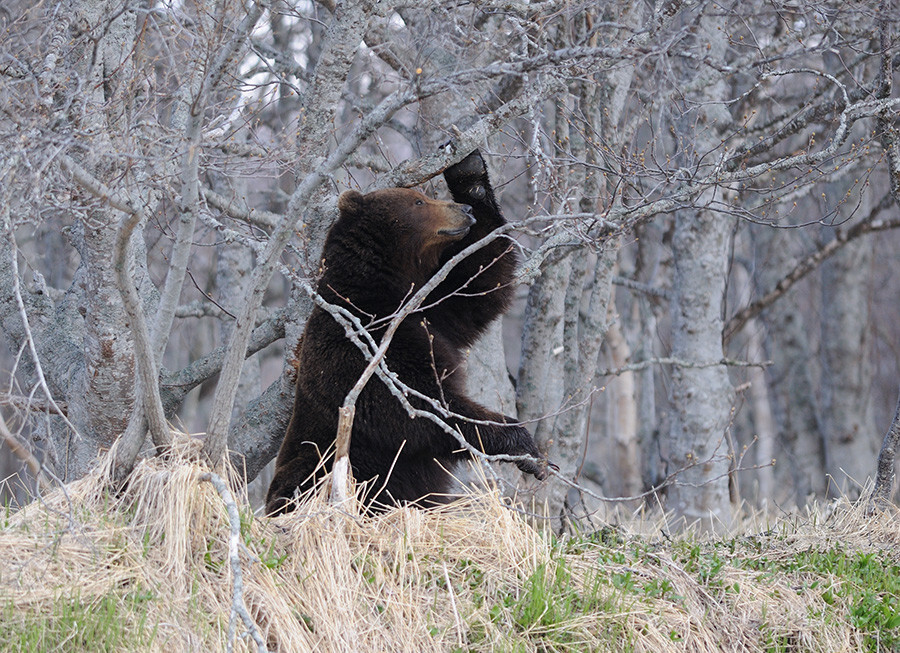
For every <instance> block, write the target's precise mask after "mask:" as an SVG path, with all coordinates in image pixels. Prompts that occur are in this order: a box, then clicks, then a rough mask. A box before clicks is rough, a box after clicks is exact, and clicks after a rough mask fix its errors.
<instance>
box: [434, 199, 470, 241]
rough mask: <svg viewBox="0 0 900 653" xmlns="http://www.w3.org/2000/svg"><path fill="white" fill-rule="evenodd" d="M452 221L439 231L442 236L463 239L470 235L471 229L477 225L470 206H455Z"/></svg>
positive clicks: (448, 221)
mask: <svg viewBox="0 0 900 653" xmlns="http://www.w3.org/2000/svg"><path fill="white" fill-rule="evenodd" d="M452 206H453V209H454V210H453V211H452V212H451V214H452V215H451V216H448V217H449V218H450V219H449V220H447V224H446V225H445V226H444V227H443V228H442V229H440V230H439V231H438V233H439V234H441V235H442V236H450V237H452V238H455V237H462V236H465V235H466V234H467V233H469V229H470V228H471V227H472V225H473V224H475V216H474V215H473V214H472V207H471V206H469V205H468V204H454V205H452Z"/></svg>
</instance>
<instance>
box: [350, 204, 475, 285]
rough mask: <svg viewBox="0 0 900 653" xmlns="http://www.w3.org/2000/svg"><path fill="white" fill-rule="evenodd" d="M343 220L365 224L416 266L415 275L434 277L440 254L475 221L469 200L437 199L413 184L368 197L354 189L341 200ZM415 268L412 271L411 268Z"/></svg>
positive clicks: (406, 262)
mask: <svg viewBox="0 0 900 653" xmlns="http://www.w3.org/2000/svg"><path fill="white" fill-rule="evenodd" d="M338 209H339V210H340V219H339V221H341V222H344V223H350V224H356V225H359V226H363V227H364V228H365V231H366V232H367V235H368V236H369V237H370V238H371V239H377V240H378V241H380V242H382V243H384V246H385V247H387V248H390V254H391V255H390V256H388V257H386V258H396V259H397V261H398V262H401V261H402V263H403V265H404V267H407V268H409V267H413V268H415V273H414V274H412V275H411V276H413V277H421V276H422V275H426V276H430V275H431V274H432V273H433V272H434V271H435V270H436V269H437V267H438V263H439V261H440V257H441V254H442V253H443V252H444V250H445V249H446V248H447V247H448V246H449V245H451V244H452V243H454V242H456V241H458V240H460V239H462V238H464V237H465V236H466V234H468V233H469V229H470V228H471V226H472V225H473V224H475V218H474V217H473V216H472V208H471V207H469V206H467V205H465V204H457V203H455V202H444V201H440V200H433V199H431V198H429V197H427V196H425V195H423V194H422V193H420V192H418V191H415V190H412V189H409V188H388V189H384V190H376V191H374V192H371V193H368V194H366V195H363V194H362V193H359V192H357V191H355V190H348V191H346V192H344V193H343V194H342V195H341V196H340V198H339V199H338ZM410 272H413V270H410Z"/></svg>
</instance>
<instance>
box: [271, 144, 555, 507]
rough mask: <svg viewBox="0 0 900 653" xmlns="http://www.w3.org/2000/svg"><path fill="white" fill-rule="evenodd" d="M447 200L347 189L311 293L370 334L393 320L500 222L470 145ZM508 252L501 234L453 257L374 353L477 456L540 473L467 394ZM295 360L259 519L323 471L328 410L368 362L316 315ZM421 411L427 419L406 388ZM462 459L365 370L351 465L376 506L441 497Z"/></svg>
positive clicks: (499, 420) (507, 271)
mask: <svg viewBox="0 0 900 653" xmlns="http://www.w3.org/2000/svg"><path fill="white" fill-rule="evenodd" d="M444 178H445V179H446V181H447V185H448V187H449V188H450V192H451V193H452V195H453V199H454V200H455V202H444V201H438V200H433V199H429V198H428V197H426V196H425V195H423V194H422V193H419V192H417V191H414V190H410V189H406V188H392V189H389V190H379V191H375V192H372V193H369V194H367V195H362V194H360V193H358V192H356V191H352V190H351V191H347V192H345V193H344V194H343V195H341V197H340V198H339V199H338V209H339V211H340V215H339V217H338V219H337V221H336V222H335V223H334V225H333V226H332V227H331V230H330V231H329V233H328V236H327V238H326V240H325V245H324V250H323V254H322V266H323V270H324V271H323V273H322V277H321V279H320V281H319V284H318V293H319V294H320V295H321V296H322V297H323V298H324V299H325V301H327V302H329V303H331V304H335V305H337V306H341V307H343V308H345V309H347V310H348V311H350V312H352V313H353V314H354V315H355V316H357V317H358V318H359V320H360V321H361V323H362V324H363V325H364V326H365V327H366V329H367V330H368V331H369V333H371V334H372V336H373V338H374V339H375V341H376V342H379V341H380V340H381V336H382V335H383V334H384V332H385V329H386V328H387V325H388V323H389V322H390V319H391V316H392V315H393V314H395V313H396V311H397V309H398V308H399V307H400V306H401V305H402V304H403V303H404V302H405V301H406V300H408V299H409V298H410V297H411V296H412V294H413V293H414V292H415V291H416V290H418V289H419V288H421V287H422V285H424V284H425V283H426V282H427V281H428V280H429V279H430V278H431V277H432V276H433V275H434V273H435V272H436V271H437V270H438V269H439V268H440V267H441V265H443V263H444V262H446V261H447V260H448V259H449V258H451V257H452V256H453V255H455V254H457V253H458V252H460V251H462V250H463V249H464V248H465V247H467V246H469V245H471V244H472V243H474V242H476V241H478V240H479V239H481V238H483V237H484V236H485V235H487V234H488V233H490V232H491V231H493V230H494V229H496V228H497V227H499V226H501V225H503V224H505V220H504V218H503V216H502V214H501V213H500V207H499V206H498V204H497V200H496V198H495V197H494V191H493V189H492V188H491V185H490V182H489V180H488V175H487V169H486V167H485V164H484V160H483V159H482V157H481V154H480V153H479V152H478V151H477V150H476V151H475V152H473V153H471V154H470V155H469V156H468V157H466V158H465V159H464V160H463V161H461V162H460V163H458V164H456V165H454V166H451V167H450V168H448V169H447V170H446V171H445V172H444ZM516 263H517V256H516V250H515V249H514V247H513V244H512V241H510V240H509V239H508V238H506V237H501V238H497V239H495V240H493V241H492V242H490V243H489V244H488V245H486V246H485V247H482V248H481V249H479V250H477V251H476V252H474V253H472V254H471V255H469V256H468V257H466V258H464V259H463V260H462V261H461V262H460V263H459V264H457V265H456V267H455V268H453V270H452V272H451V273H450V274H449V276H448V277H447V278H446V279H445V280H444V281H443V282H442V283H441V284H440V285H439V286H438V287H437V288H436V289H435V290H434V291H433V292H432V293H431V294H430V295H429V296H428V297H427V298H426V300H425V301H424V302H423V304H422V305H421V307H420V308H419V310H418V311H417V312H415V313H413V314H411V315H410V316H409V317H407V318H406V319H405V320H404V321H403V322H402V323H401V325H400V326H399V328H398V329H397V331H396V333H395V335H394V337H393V340H392V341H391V344H390V347H389V348H388V350H387V354H386V357H385V360H386V363H387V366H388V368H389V369H390V370H391V372H393V373H394V374H396V376H397V378H398V379H399V380H400V381H401V382H402V383H404V384H406V385H407V386H409V387H410V388H412V389H414V390H416V391H418V392H419V393H422V394H424V395H426V396H428V397H432V398H433V399H434V400H436V401H438V402H440V403H441V404H442V405H443V406H444V407H445V408H446V409H447V410H449V411H450V412H451V413H452V414H453V417H450V418H447V420H446V422H447V423H448V424H450V425H451V426H452V427H453V428H454V429H457V430H458V431H459V432H460V433H462V436H463V437H464V438H465V439H466V441H467V442H468V443H470V444H471V445H472V446H474V447H476V448H478V449H479V450H480V451H483V452H485V453H487V454H509V455H522V454H527V455H529V456H532V457H533V459H524V460H520V461H517V462H516V464H517V465H518V467H519V468H520V469H521V470H522V471H524V472H526V473H529V474H534V475H535V476H537V477H538V478H545V477H546V475H547V464H548V463H547V460H546V459H545V458H544V457H543V456H542V455H541V454H540V452H539V451H538V448H537V446H535V443H534V440H533V439H532V437H531V434H530V433H529V432H528V431H527V430H526V429H525V428H523V427H522V426H519V425H517V424H516V423H515V422H516V420H514V419H512V418H509V417H505V416H503V415H500V414H498V413H495V412H493V411H490V410H488V409H486V408H484V407H483V406H481V405H479V404H477V403H476V402H474V401H472V400H471V399H469V398H468V397H467V396H466V394H465V378H464V372H463V370H462V367H463V363H464V352H463V350H464V348H466V347H469V346H470V345H472V343H474V342H475V340H476V339H477V338H478V336H479V335H481V334H482V333H483V332H484V330H485V328H486V327H487V326H488V324H489V323H490V322H491V321H492V320H494V319H496V318H497V317H498V316H499V315H500V314H501V313H503V312H504V311H505V310H506V308H507V306H508V305H509V302H510V299H511V297H512V293H513V287H512V282H513V274H514V271H515V267H516ZM301 343H302V344H301V345H300V351H299V355H298V374H297V388H296V396H295V401H294V412H293V416H292V418H291V421H290V424H289V425H288V429H287V434H286V435H285V439H284V442H283V443H282V445H281V449H280V451H279V452H278V459H277V461H276V467H275V476H274V478H273V480H272V484H271V486H270V487H269V493H268V496H267V499H266V511H267V512H268V513H269V514H277V513H279V512H283V511H285V510H289V509H291V508H292V502H291V499H292V497H293V496H294V495H295V491H296V490H298V489H299V490H300V491H301V492H303V491H304V490H306V489H308V488H310V487H311V486H312V485H313V484H314V483H315V482H316V480H317V479H318V478H320V477H321V475H322V474H324V473H325V472H326V471H327V470H328V469H330V466H331V460H330V459H328V460H327V462H326V463H325V464H320V462H321V460H322V458H323V457H326V456H327V455H328V454H330V453H331V451H330V450H331V449H332V448H333V444H334V441H335V435H336V431H337V424H338V408H339V407H340V406H341V405H342V404H343V402H344V398H345V397H346V395H347V393H348V392H349V390H350V389H351V387H352V386H353V384H354V383H355V382H356V381H357V379H359V377H360V375H361V374H362V371H363V369H364V368H365V366H366V360H365V358H364V357H363V355H362V353H361V352H360V351H359V349H358V348H357V347H356V345H354V344H353V343H352V342H351V341H350V340H349V339H348V338H347V335H346V334H345V332H344V328H343V327H342V326H341V325H340V324H338V322H337V321H336V320H335V319H334V318H333V317H332V316H331V315H330V314H329V313H328V312H326V311H325V310H323V309H322V308H319V307H315V308H314V309H313V312H312V314H311V315H310V318H309V321H308V322H307V324H306V328H305V330H304V332H303V338H302V341H301ZM409 401H410V403H411V404H412V405H413V406H415V407H416V408H418V409H425V410H430V411H432V412H435V413H436V412H437V411H435V409H434V407H433V406H429V405H428V404H427V402H425V401H423V400H421V399H420V398H416V397H415V396H414V395H413V394H409ZM468 456H469V454H468V453H466V452H465V451H464V450H463V449H462V447H461V446H460V443H459V442H458V440H457V439H456V438H454V437H453V436H452V435H450V434H448V433H447V432H446V431H445V430H443V429H442V428H441V427H440V426H439V425H438V424H436V423H435V422H433V421H431V420H429V419H427V418H422V417H419V418H416V419H412V418H410V416H409V414H408V412H407V411H406V409H405V408H404V407H403V405H402V404H401V402H400V401H399V400H398V399H397V397H395V396H394V395H393V394H391V392H390V390H389V389H388V388H387V386H385V384H384V383H383V382H382V381H381V380H380V379H379V378H378V377H377V376H373V377H372V378H371V379H370V380H369V382H368V384H367V385H366V387H365V389H364V390H363V392H362V394H361V395H360V396H359V398H358V400H357V402H356V414H355V418H354V421H353V430H352V436H351V444H350V465H351V468H352V470H353V476H354V478H356V480H357V481H360V482H366V490H365V496H366V498H367V500H369V501H370V505H372V506H373V507H375V508H378V507H379V506H382V507H383V506H385V505H396V504H402V503H408V502H417V503H418V504H419V505H429V504H438V503H443V502H445V501H447V497H446V493H447V492H448V490H449V488H450V487H451V481H452V478H451V476H450V474H449V473H448V471H452V470H453V468H454V467H455V464H456V463H457V462H458V461H460V460H462V459H465V458H467V457H468Z"/></svg>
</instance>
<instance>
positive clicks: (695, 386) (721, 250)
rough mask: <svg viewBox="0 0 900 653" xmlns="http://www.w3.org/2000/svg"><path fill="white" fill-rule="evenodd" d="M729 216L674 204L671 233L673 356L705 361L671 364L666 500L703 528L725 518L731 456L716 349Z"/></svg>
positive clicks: (729, 394) (724, 381) (729, 396)
mask: <svg viewBox="0 0 900 653" xmlns="http://www.w3.org/2000/svg"><path fill="white" fill-rule="evenodd" d="M731 230H732V224H731V220H729V219H727V218H723V217H722V216H720V215H716V214H714V213H711V212H708V211H697V212H689V211H686V210H683V211H679V212H677V213H676V215H675V234H674V237H673V239H672V249H673V258H674V261H675V277H674V279H673V287H672V294H673V297H672V309H671V310H672V357H673V358H675V359H678V360H682V361H686V362H689V363H692V364H697V365H702V366H703V367H683V366H681V365H677V364H676V365H674V366H673V367H672V397H671V399H672V423H671V429H670V431H669V438H670V452H671V453H670V460H669V473H672V472H680V473H679V476H678V477H677V479H676V480H675V482H674V484H673V486H672V487H671V488H670V490H669V499H668V504H667V507H668V508H669V509H671V510H672V511H673V512H674V516H675V518H676V519H684V520H686V521H687V522H688V523H693V522H699V526H700V528H701V529H702V530H704V531H718V530H721V529H722V528H723V527H728V526H729V525H730V523H731V509H730V503H729V494H728V472H729V466H730V460H731V459H730V455H731V452H730V451H729V446H728V441H727V438H726V436H725V430H726V429H727V428H728V427H729V424H730V421H731V408H732V406H733V404H734V391H733V390H732V388H731V383H730V381H729V379H728V371H727V369H726V368H725V366H724V365H720V364H717V363H718V361H721V360H722V359H723V358H724V354H723V351H722V328H723V324H724V322H723V319H722V313H723V308H724V306H723V303H724V298H725V280H726V278H727V274H728V267H727V262H728V256H729V253H730V249H731Z"/></svg>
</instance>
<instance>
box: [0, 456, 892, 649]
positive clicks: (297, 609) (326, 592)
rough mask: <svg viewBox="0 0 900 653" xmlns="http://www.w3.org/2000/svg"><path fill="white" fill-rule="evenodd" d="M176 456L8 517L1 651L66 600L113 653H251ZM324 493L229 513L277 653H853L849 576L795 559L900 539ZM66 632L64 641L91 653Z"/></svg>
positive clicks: (261, 621)
mask: <svg viewBox="0 0 900 653" xmlns="http://www.w3.org/2000/svg"><path fill="white" fill-rule="evenodd" d="M182 440H184V438H182ZM183 447H184V449H183V450H182V451H179V452H178V453H176V454H174V455H173V456H171V457H170V458H169V459H168V460H165V461H164V460H161V459H148V460H145V461H143V462H142V463H141V464H140V465H139V466H138V467H137V468H136V470H135V472H134V475H133V477H132V479H131V480H130V482H129V484H128V486H127V487H126V488H125V489H124V490H123V491H122V492H121V493H120V494H118V495H110V494H109V493H108V492H107V490H106V487H107V483H106V476H105V474H104V473H103V472H102V471H98V472H97V473H95V474H93V475H91V476H88V477H86V478H84V479H82V480H80V481H77V482H75V483H73V484H71V485H69V486H68V487H67V488H66V492H65V493H63V492H62V491H60V490H56V491H54V492H51V493H49V494H48V495H46V496H45V497H44V498H43V499H41V500H40V501H37V502H34V503H33V504H31V505H29V506H27V507H26V508H24V509H22V510H20V511H18V512H16V513H14V514H9V515H7V516H6V519H5V523H4V525H3V528H2V530H0V601H2V602H3V604H4V605H5V606H6V608H4V610H5V611H4V619H6V620H7V628H6V629H0V648H3V649H4V650H8V649H10V648H13V649H14V648H16V646H15V644H14V643H13V644H10V643H9V642H4V641H3V640H2V638H3V637H6V638H7V639H9V638H10V637H12V635H11V634H10V633H11V632H13V631H15V629H28V628H35V627H36V625H35V624H43V626H41V627H43V628H45V627H46V625H47V623H49V622H52V621H53V620H54V619H59V617H58V612H59V610H58V608H59V606H60V605H61V604H65V605H68V604H69V603H71V602H72V601H75V600H76V599H77V601H78V602H80V603H82V604H84V605H87V606H98V605H101V604H102V605H109V602H110V601H113V605H114V608H115V609H114V614H115V621H116V624H117V627H119V626H121V628H122V629H123V632H124V633H125V635H123V637H125V639H124V640H123V641H124V642H125V644H124V645H123V646H120V648H119V650H152V651H182V650H183V651H189V650H190V651H220V650H226V649H227V648H228V647H229V646H234V647H235V648H236V649H237V650H255V648H254V647H255V645H254V643H253V640H252V639H250V638H249V637H244V638H241V637H237V638H235V640H234V641H233V642H228V623H229V618H230V616H231V605H232V581H233V579H232V573H231V569H230V566H229V559H228V551H229V549H228V536H229V518H228V512H227V510H226V507H225V505H224V503H223V501H222V498H221V497H220V495H219V494H218V493H217V492H216V490H215V488H214V487H212V485H211V484H210V483H205V482H201V481H200V477H201V475H202V474H204V473H206V472H208V471H209V470H208V469H207V468H206V467H204V466H203V465H202V464H200V463H198V462H196V459H197V457H196V456H195V455H193V452H192V451H190V448H191V445H183ZM320 495H321V493H320ZM320 495H314V496H309V497H306V498H305V499H304V500H303V501H302V502H301V504H300V506H299V508H298V510H297V511H296V512H294V513H292V514H290V515H287V516H284V517H279V518H276V519H267V518H261V517H254V516H253V515H252V514H251V513H250V511H249V509H248V508H247V507H246V502H244V503H243V504H242V505H241V506H240V509H241V522H242V525H241V539H242V543H243V546H242V548H241V551H240V559H241V568H242V570H243V601H244V604H245V605H246V607H247V609H248V611H249V613H250V615H251V616H252V618H253V620H254V621H255V623H256V627H257V628H258V630H259V632H260V634H261V635H262V636H263V638H264V640H265V642H266V646H267V647H268V649H269V650H279V651H306V650H310V651H311V650H320V651H415V652H416V653H422V652H425V651H448V650H453V649H455V648H461V649H463V650H473V651H491V650H535V649H539V650H567V651H584V650H628V651H657V652H659V651H719V650H727V651H761V650H803V651H833V650H857V649H858V648H860V647H862V646H864V645H866V640H865V637H864V633H862V632H861V631H860V630H859V629H858V628H855V627H854V625H853V622H852V621H851V620H848V619H845V618H841V616H840V615H841V614H842V613H841V609H842V608H841V606H840V605H837V606H836V605H835V602H836V601H840V600H841V599H840V598H835V597H839V596H840V592H839V591H837V590H838V589H839V588H841V587H842V584H843V583H845V582H846V579H844V578H841V577H840V575H839V574H836V575H833V576H830V575H828V573H827V570H826V571H823V570H821V569H811V568H810V569H805V568H804V567H803V565H802V564H800V565H794V564H793V561H795V560H796V559H797V557H798V556H802V555H803V554H805V553H806V552H809V551H831V550H834V549H835V547H839V548H840V549H842V550H846V551H852V552H859V553H861V554H866V553H877V554H884V555H887V556H893V558H891V559H892V560H893V561H894V562H895V563H896V561H897V558H896V556H897V554H896V553H892V552H896V551H897V550H898V546H897V545H898V544H900V528H898V520H897V514H896V513H884V514H881V515H879V516H877V517H876V518H874V519H869V518H867V517H866V516H865V509H864V506H863V505H850V504H848V503H846V502H838V503H835V504H830V505H829V506H827V507H819V508H816V509H815V510H811V511H809V512H807V513H804V514H803V515H792V516H789V517H784V518H782V519H780V520H778V521H777V522H775V523H773V524H762V523H761V522H760V521H759V520H757V521H756V522H755V524H754V528H753V529H750V530H747V531H745V533H744V534H739V535H735V536H734V537H729V538H722V539H719V540H710V541H703V540H701V539H699V538H694V537H688V536H685V537H679V538H677V539H674V540H671V539H667V538H666V537H665V535H664V534H663V533H660V532H659V531H657V532H656V533H655V534H651V535H647V534H646V533H645V532H644V533H642V534H640V535H638V534H637V533H638V532H639V531H646V530H647V526H646V522H644V523H643V524H640V525H637V527H636V528H634V529H631V528H625V527H618V528H615V529H612V528H610V529H604V530H603V531H598V532H597V533H593V534H590V535H585V536H583V537H578V538H572V539H564V540H559V539H557V538H554V537H552V536H550V535H548V534H546V533H542V532H540V531H539V530H537V529H535V528H534V527H533V526H532V525H529V523H527V522H526V521H525V520H523V518H522V517H521V515H520V514H519V513H518V512H516V511H512V510H510V509H509V508H508V507H507V506H506V505H505V504H504V501H503V500H502V499H501V498H500V497H499V496H498V495H497V494H494V493H489V492H488V493H480V494H472V495H470V496H466V497H464V498H463V499H461V500H459V501H457V502H455V503H454V504H452V505H450V506H448V507H446V508H443V509H440V510H432V511H421V510H416V509H411V508H403V509H397V510H391V511H388V512H385V513H383V514H378V515H374V516H369V515H360V514H358V510H357V509H356V508H354V507H351V508H353V509H352V510H349V511H347V510H345V511H342V510H338V509H335V508H334V507H332V506H329V505H327V503H325V502H324V501H323V498H322V497H321V496H320ZM239 503H240V499H239ZM795 566H796V567H797V568H796V569H794V567H795ZM848 600H849V599H848ZM847 609H848V610H849V609H850V608H849V607H848V608H847ZM10 619H11V620H12V621H11V622H10V621H9V620H10ZM16 620H20V621H18V622H17V621H16ZM42 620H43V621H42ZM77 628H78V627H77V626H75V627H74V634H67V635H66V636H65V637H66V638H68V639H65V640H64V642H65V643H66V645H58V644H57V645H55V646H57V647H58V648H60V650H101V649H102V647H100V646H97V643H98V642H97V641H93V642H91V641H88V640H87V639H85V636H83V635H81V636H80V635H79V633H78V629H77ZM243 631H244V628H243V627H242V625H241V623H240V622H238V625H237V633H238V635H240V634H241V633H242V632H243ZM42 632H43V631H42ZM129 634H130V636H131V637H130V639H129V638H128V637H127V636H129ZM40 637H50V636H49V635H40ZM79 637H81V638H80V639H79ZM94 637H102V633H101V634H100V635H94ZM16 641H18V640H16ZM48 641H49V640H48ZM4 644H9V645H8V646H4ZM877 646H878V643H877V642H876V644H875V649H874V650H878V648H877ZM51 648H52V647H48V650H49V649H51ZM870 648H871V647H870Z"/></svg>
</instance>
